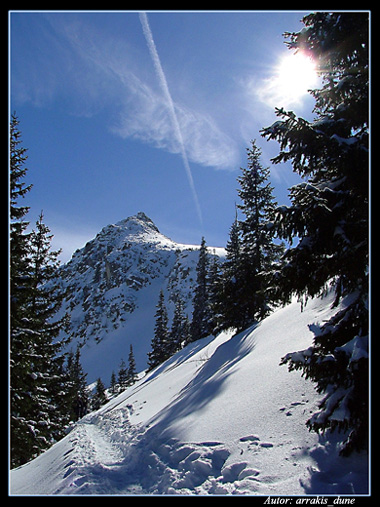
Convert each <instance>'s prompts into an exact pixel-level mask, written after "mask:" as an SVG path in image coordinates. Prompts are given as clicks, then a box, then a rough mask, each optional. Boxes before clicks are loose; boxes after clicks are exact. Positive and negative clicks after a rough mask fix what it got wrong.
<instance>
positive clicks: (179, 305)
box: [169, 294, 188, 355]
mask: <svg viewBox="0 0 380 507" xmlns="http://www.w3.org/2000/svg"><path fill="white" fill-rule="evenodd" d="M187 326H188V324H187V322H186V317H185V311H184V302H183V299H182V298H181V295H180V294H178V295H177V298H176V303H175V308H174V316H173V322H172V326H171V328H170V333H169V343H170V349H171V355H172V354H174V353H175V352H177V351H178V350H181V348H182V343H183V342H184V341H185V340H186V339H187V334H188V329H187Z"/></svg>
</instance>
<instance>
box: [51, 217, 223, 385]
mask: <svg viewBox="0 0 380 507" xmlns="http://www.w3.org/2000/svg"><path fill="white" fill-rule="evenodd" d="M199 248H200V247H199V246H196V245H183V244H179V243H176V242H174V241H172V240H171V239H169V238H167V237H166V236H164V235H163V234H161V233H160V232H159V230H158V228H157V227H156V225H155V224H154V223H153V222H152V220H151V219H150V218H149V217H147V216H146V215H145V214H144V213H142V212H139V213H137V215H135V216H132V217H129V218H126V219H125V220H121V221H120V222H117V223H116V224H111V225H108V226H106V227H104V228H103V229H102V230H101V231H100V232H99V233H98V234H97V235H96V237H95V238H94V239H93V240H91V241H89V242H88V243H87V244H86V245H85V246H84V247H83V248H82V249H80V250H77V251H76V252H75V253H74V255H73V257H72V259H71V260H70V261H69V262H68V263H67V264H65V265H64V266H62V268H61V269H60V270H59V272H58V283H59V285H60V286H61V288H62V290H63V291H65V292H66V296H65V299H64V302H63V305H62V308H61V311H60V315H59V316H61V315H63V314H64V313H65V312H69V314H70V318H71V324H70V329H69V332H70V334H71V335H72V337H73V339H72V342H71V343H70V345H69V348H72V349H74V350H75V348H76V345H77V344H80V345H81V346H82V349H81V354H82V365H83V368H84V370H85V371H86V372H87V373H88V377H87V380H88V382H89V383H91V382H94V380H96V379H97V378H98V377H101V378H102V380H103V381H104V382H105V384H108V382H109V380H110V377H111V373H112V371H113V370H114V371H116V372H117V369H118V367H119V364H120V360H121V358H124V359H125V360H126V359H127V357H128V353H129V346H130V345H132V346H133V349H134V354H135V360H136V366H137V369H138V370H140V371H141V370H144V369H145V368H146V364H147V353H148V352H149V351H150V346H151V340H152V338H153V332H154V314H155V311H156V305H157V302H158V295H159V292H160V290H161V289H162V290H163V291H164V294H165V303H166V305H167V308H168V311H169V316H171V315H172V313H173V311H174V306H175V301H176V298H177V297H178V295H179V296H180V297H181V298H182V299H183V301H184V303H185V309H186V312H187V314H188V315H189V316H191V311H192V297H193V288H194V285H195V281H196V272H195V269H196V265H197V262H198V256H199ZM208 251H209V253H210V255H216V256H218V257H221V258H223V257H224V255H225V252H224V249H223V248H209V249H208Z"/></svg>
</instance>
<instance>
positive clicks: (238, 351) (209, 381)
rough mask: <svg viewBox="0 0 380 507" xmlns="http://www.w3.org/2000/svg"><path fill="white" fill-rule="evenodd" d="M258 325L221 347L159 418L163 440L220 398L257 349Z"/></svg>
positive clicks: (157, 426) (158, 423)
mask: <svg viewBox="0 0 380 507" xmlns="http://www.w3.org/2000/svg"><path fill="white" fill-rule="evenodd" d="M258 325H259V324H255V325H254V326H251V327H250V328H249V329H248V330H245V331H243V332H241V333H239V334H236V335H235V336H233V337H232V338H230V339H229V340H228V341H226V342H224V343H222V344H221V345H219V347H218V348H217V349H216V350H215V352H214V353H213V354H212V356H211V357H210V358H208V359H207V360H206V361H205V362H204V364H203V365H202V366H201V368H200V369H199V370H198V372H197V373H196V375H195V377H194V378H193V379H192V380H191V381H190V382H189V383H188V384H187V385H186V386H185V387H184V388H183V389H182V390H181V391H180V393H179V395H178V396H177V397H176V399H175V400H174V401H173V402H172V403H171V404H170V405H169V406H168V407H167V408H166V409H165V410H164V413H163V414H162V413H161V414H160V415H159V416H158V418H159V420H158V421H157V425H156V428H160V429H161V431H162V433H161V435H162V436H164V437H168V436H170V435H168V434H169V433H170V426H171V425H172V424H173V423H175V422H176V421H179V420H181V419H182V418H184V417H186V416H187V415H190V414H193V413H194V412H196V411H199V410H201V409H202V408H203V407H204V406H205V405H207V404H208V403H209V402H210V401H211V400H212V399H214V398H215V397H217V396H218V394H220V392H221V391H222V389H223V384H224V382H225V380H226V379H227V378H228V377H229V376H230V375H231V374H232V373H233V369H234V368H235V367H237V365H238V363H239V362H240V361H241V360H242V359H243V358H244V357H245V356H246V355H247V354H249V353H250V352H251V351H252V350H253V349H254V347H255V338H254V336H252V335H251V333H252V331H253V330H254V329H255V328H256V327H257V326H258ZM195 343H196V342H195Z"/></svg>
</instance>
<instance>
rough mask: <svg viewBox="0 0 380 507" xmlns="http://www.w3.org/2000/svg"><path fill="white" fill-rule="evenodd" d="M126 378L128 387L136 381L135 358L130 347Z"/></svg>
mask: <svg viewBox="0 0 380 507" xmlns="http://www.w3.org/2000/svg"><path fill="white" fill-rule="evenodd" d="M127 377H128V385H132V384H134V383H135V382H136V380H137V371H136V361H135V356H134V354H133V347H132V345H130V346H129V356H128V372H127Z"/></svg>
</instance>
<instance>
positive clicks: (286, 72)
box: [275, 53, 318, 102]
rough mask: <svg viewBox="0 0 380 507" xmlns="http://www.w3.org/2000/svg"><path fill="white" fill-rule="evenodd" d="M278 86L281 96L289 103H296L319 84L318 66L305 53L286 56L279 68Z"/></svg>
mask: <svg viewBox="0 0 380 507" xmlns="http://www.w3.org/2000/svg"><path fill="white" fill-rule="evenodd" d="M275 81H276V86H278V87H279V90H278V92H279V94H280V95H282V96H283V97H286V99H287V100H288V101H291V102H296V101H297V100H299V99H300V98H301V97H302V96H303V95H305V94H306V93H307V92H308V90H310V89H312V88H314V87H315V86H316V84H317V82H318V74H317V71H316V66H315V64H314V62H313V60H312V59H311V58H309V57H308V56H306V55H305V54H303V53H296V54H291V55H286V56H284V57H283V58H282V59H281V61H280V63H279V65H278V68H277V76H276V79H275Z"/></svg>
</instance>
